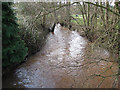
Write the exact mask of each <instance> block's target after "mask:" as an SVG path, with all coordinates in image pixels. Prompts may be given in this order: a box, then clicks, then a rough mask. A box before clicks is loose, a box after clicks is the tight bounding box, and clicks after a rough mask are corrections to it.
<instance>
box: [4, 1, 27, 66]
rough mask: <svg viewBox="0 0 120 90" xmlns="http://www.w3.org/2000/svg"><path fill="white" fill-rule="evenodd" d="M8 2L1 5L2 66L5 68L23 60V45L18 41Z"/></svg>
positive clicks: (21, 41) (14, 19)
mask: <svg viewBox="0 0 120 90" xmlns="http://www.w3.org/2000/svg"><path fill="white" fill-rule="evenodd" d="M11 4H12V3H9V2H4V3H2V55H3V57H2V66H3V67H6V66H9V65H13V64H15V63H20V62H21V61H23V60H24V57H25V56H26V54H27V48H26V47H25V43H24V41H23V40H21V39H20V36H19V29H18V25H17V23H16V17H15V15H14V12H13V9H12V8H11Z"/></svg>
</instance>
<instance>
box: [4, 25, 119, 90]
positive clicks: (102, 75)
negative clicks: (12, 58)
mask: <svg viewBox="0 0 120 90" xmlns="http://www.w3.org/2000/svg"><path fill="white" fill-rule="evenodd" d="M90 45H91V44H90V43H89V42H88V41H87V40H86V39H85V38H83V37H81V36H80V35H79V34H78V33H77V32H76V31H69V30H67V29H66V28H63V27H60V25H59V24H58V25H57V26H56V27H55V34H54V35H53V34H51V33H50V34H49V35H48V37H47V40H46V44H45V46H44V47H43V49H42V50H41V51H40V52H38V53H37V54H35V55H33V56H31V57H30V58H28V60H27V61H26V62H25V63H23V64H22V65H20V66H19V67H18V68H17V69H15V70H14V71H12V72H11V73H10V74H9V75H6V76H5V77H3V88H97V87H100V88H111V87H118V81H117V77H116V76H115V75H114V74H116V73H117V70H118V69H117V63H115V62H112V61H113V60H114V59H117V57H116V58H113V57H111V55H110V53H109V52H108V51H107V50H105V49H102V48H97V49H95V50H94V51H92V50H91V49H90Z"/></svg>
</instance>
